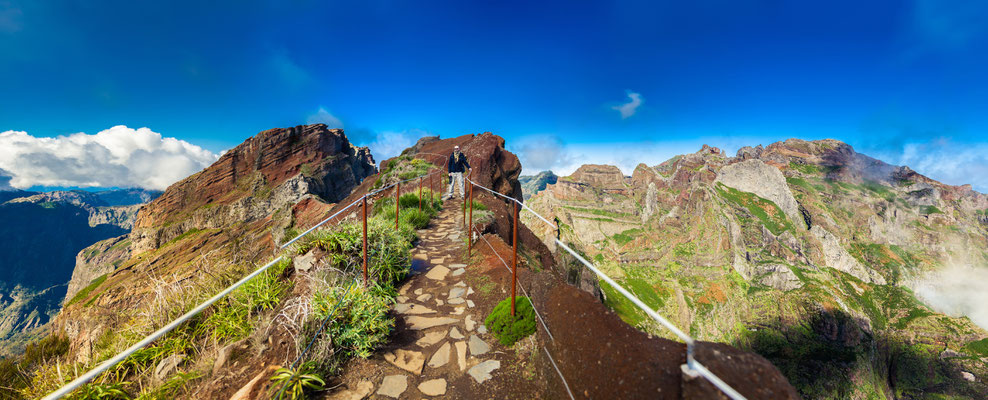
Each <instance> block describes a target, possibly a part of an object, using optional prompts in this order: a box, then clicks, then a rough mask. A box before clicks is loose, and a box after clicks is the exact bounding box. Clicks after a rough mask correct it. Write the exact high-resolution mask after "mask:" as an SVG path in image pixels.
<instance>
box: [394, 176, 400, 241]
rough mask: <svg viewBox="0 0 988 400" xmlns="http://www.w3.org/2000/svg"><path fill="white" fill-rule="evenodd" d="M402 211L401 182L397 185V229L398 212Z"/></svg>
mask: <svg viewBox="0 0 988 400" xmlns="http://www.w3.org/2000/svg"><path fill="white" fill-rule="evenodd" d="M400 212H401V182H398V184H397V185H395V230H398V213H400Z"/></svg>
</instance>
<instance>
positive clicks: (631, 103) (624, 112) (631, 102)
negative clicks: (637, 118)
mask: <svg viewBox="0 0 988 400" xmlns="http://www.w3.org/2000/svg"><path fill="white" fill-rule="evenodd" d="M644 102H645V98H643V97H642V95H641V94H639V93H635V92H632V91H630V90H629V91H628V102H627V103H624V104H621V105H619V106H614V107H611V109H612V110H617V111H618V112H620V113H621V119H626V118H628V117H631V116H632V115H635V112H636V111H638V107H639V106H641V105H642V103H644Z"/></svg>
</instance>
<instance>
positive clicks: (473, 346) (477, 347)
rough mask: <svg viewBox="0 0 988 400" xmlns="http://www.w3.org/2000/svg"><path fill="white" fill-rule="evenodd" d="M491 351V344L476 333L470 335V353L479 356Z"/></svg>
mask: <svg viewBox="0 0 988 400" xmlns="http://www.w3.org/2000/svg"><path fill="white" fill-rule="evenodd" d="M488 351H491V346H489V345H488V344H487V342H484V340H483V339H481V338H479V337H477V335H470V355H471V356H479V355H482V354H486V353H487V352H488Z"/></svg>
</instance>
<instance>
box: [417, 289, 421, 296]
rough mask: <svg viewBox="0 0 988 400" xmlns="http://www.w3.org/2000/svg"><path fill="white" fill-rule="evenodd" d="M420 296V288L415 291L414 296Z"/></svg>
mask: <svg viewBox="0 0 988 400" xmlns="http://www.w3.org/2000/svg"><path fill="white" fill-rule="evenodd" d="M420 294H422V288H418V289H415V295H416V296H418V295H420Z"/></svg>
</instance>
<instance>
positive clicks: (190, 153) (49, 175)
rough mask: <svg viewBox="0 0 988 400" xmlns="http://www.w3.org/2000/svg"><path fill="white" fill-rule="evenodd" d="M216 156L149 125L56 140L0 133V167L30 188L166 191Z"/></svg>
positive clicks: (13, 183)
mask: <svg viewBox="0 0 988 400" xmlns="http://www.w3.org/2000/svg"><path fill="white" fill-rule="evenodd" d="M217 158H218V156H217V155H216V154H213V153H212V152H210V151H208V150H205V149H203V148H201V147H199V146H196V145H193V144H191V143H188V142H186V141H184V140H178V139H175V138H170V137H162V136H161V134H159V133H156V132H152V131H151V130H150V129H148V128H140V129H131V128H128V127H126V126H123V125H118V126H114V127H112V128H110V129H106V130H103V131H100V132H99V133H96V134H95V135H88V134H85V133H74V134H71V135H67V136H59V137H55V138H47V137H34V136H31V135H29V134H28V133H27V132H21V131H6V132H2V133H0V168H2V169H4V170H6V171H7V172H8V173H9V174H10V176H12V179H11V180H10V185H11V186H13V187H16V188H28V187H31V186H79V187H141V188H148V189H164V188H166V187H168V185H171V184H172V183H175V182H176V181H178V180H180V179H182V178H185V177H187V176H189V175H191V174H193V173H195V172H197V171H199V170H201V169H203V168H205V167H207V166H209V165H210V164H212V163H213V162H214V161H216V159H217Z"/></svg>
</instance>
